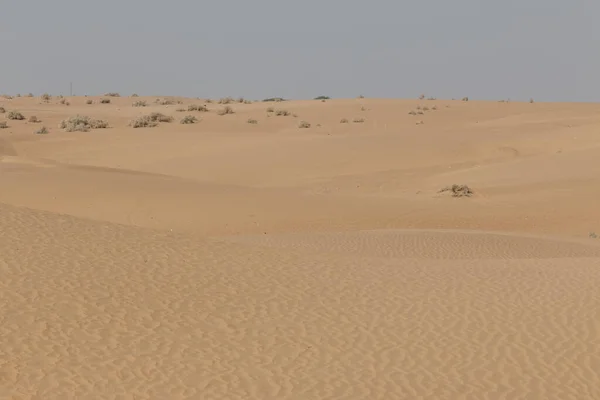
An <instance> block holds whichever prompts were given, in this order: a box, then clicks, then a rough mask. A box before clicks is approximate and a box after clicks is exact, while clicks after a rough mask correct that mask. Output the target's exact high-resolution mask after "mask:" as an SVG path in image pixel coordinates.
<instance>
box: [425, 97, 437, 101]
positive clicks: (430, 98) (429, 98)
mask: <svg viewBox="0 0 600 400" xmlns="http://www.w3.org/2000/svg"><path fill="white" fill-rule="evenodd" d="M427 100H437V99H436V98H435V97H428V98H427Z"/></svg>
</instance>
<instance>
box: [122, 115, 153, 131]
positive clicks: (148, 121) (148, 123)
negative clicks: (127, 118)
mask: <svg viewBox="0 0 600 400" xmlns="http://www.w3.org/2000/svg"><path fill="white" fill-rule="evenodd" d="M157 125H158V121H154V120H153V119H152V118H150V116H149V115H142V116H141V117H137V118H135V119H134V120H132V121H131V122H129V126H131V127H132V128H153V127H155V126H157Z"/></svg>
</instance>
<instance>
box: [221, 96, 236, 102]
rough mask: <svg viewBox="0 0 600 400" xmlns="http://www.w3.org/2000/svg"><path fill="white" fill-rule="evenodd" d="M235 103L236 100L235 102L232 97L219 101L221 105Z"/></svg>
mask: <svg viewBox="0 0 600 400" xmlns="http://www.w3.org/2000/svg"><path fill="white" fill-rule="evenodd" d="M234 101H235V100H233V98H232V97H223V98H221V99H219V104H231V103H233V102H234Z"/></svg>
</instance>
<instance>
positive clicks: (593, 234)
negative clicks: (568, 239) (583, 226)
mask: <svg viewBox="0 0 600 400" xmlns="http://www.w3.org/2000/svg"><path fill="white" fill-rule="evenodd" d="M588 236H589V237H590V239H598V234H597V233H596V232H590V233H589V235H588Z"/></svg>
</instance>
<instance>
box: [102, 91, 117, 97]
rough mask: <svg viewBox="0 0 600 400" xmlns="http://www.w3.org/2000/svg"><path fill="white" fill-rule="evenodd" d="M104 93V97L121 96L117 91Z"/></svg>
mask: <svg viewBox="0 0 600 400" xmlns="http://www.w3.org/2000/svg"><path fill="white" fill-rule="evenodd" d="M104 95H105V96H106V97H121V95H120V94H119V93H116V92H110V93H105V94H104Z"/></svg>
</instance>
